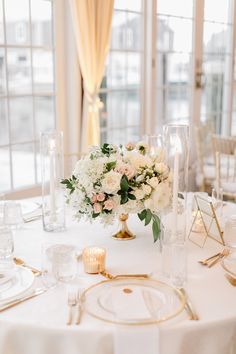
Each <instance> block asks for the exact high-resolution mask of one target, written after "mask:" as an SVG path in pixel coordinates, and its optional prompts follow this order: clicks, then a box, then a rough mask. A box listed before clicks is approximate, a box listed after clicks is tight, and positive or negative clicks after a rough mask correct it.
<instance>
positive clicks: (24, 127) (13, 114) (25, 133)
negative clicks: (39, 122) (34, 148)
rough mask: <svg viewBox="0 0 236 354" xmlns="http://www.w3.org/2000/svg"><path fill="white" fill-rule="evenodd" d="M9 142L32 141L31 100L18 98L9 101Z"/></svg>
mask: <svg viewBox="0 0 236 354" xmlns="http://www.w3.org/2000/svg"><path fill="white" fill-rule="evenodd" d="M9 108H10V112H9V114H10V123H11V124H10V127H11V142H12V143H13V144H14V143H19V142H24V141H27V140H33V111H32V98H31V97H19V98H11V99H10V100H9Z"/></svg>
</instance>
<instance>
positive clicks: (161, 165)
mask: <svg viewBox="0 0 236 354" xmlns="http://www.w3.org/2000/svg"><path fill="white" fill-rule="evenodd" d="M155 170H156V171H157V172H158V173H160V174H161V175H165V174H167V173H168V171H169V169H168V167H167V166H166V164H164V162H158V163H156V164H155Z"/></svg>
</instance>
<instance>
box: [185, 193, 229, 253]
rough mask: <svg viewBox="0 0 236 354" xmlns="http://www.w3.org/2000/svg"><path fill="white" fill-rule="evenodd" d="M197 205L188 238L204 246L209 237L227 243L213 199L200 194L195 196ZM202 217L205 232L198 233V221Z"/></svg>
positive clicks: (223, 243)
mask: <svg viewBox="0 0 236 354" xmlns="http://www.w3.org/2000/svg"><path fill="white" fill-rule="evenodd" d="M194 197H195V200H196V205H197V212H196V214H195V217H194V219H193V222H192V225H191V228H190V232H189V235H188V238H189V240H190V241H191V242H193V243H194V244H196V245H197V246H200V247H204V245H205V243H206V240H207V237H210V238H211V239H213V240H214V241H216V242H218V243H220V244H222V245H225V242H224V233H223V231H222V230H221V227H220V224H219V221H218V218H217V216H216V212H215V209H214V207H213V204H212V202H211V201H209V200H207V199H204V198H202V197H200V196H197V195H196V196H194ZM199 216H200V219H201V221H202V224H203V226H204V230H205V232H201V233H199V232H198V233H196V231H195V230H196V221H197V220H199Z"/></svg>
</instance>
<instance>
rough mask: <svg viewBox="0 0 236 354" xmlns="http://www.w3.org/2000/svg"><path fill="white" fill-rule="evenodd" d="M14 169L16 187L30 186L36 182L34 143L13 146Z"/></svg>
mask: <svg viewBox="0 0 236 354" xmlns="http://www.w3.org/2000/svg"><path fill="white" fill-rule="evenodd" d="M12 169H13V185H14V188H20V187H23V186H27V185H28V186H30V185H32V184H34V183H35V178H34V145H33V144H20V145H13V146H12Z"/></svg>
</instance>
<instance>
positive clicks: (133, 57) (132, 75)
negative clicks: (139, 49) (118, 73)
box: [127, 53, 141, 86]
mask: <svg viewBox="0 0 236 354" xmlns="http://www.w3.org/2000/svg"><path fill="white" fill-rule="evenodd" d="M127 59H128V60H127V86H135V85H139V84H140V79H141V77H140V76H141V67H140V60H141V58H140V54H138V53H129V54H128V55H127Z"/></svg>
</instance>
